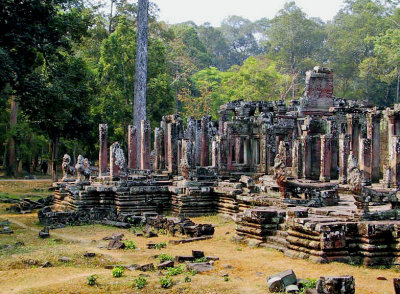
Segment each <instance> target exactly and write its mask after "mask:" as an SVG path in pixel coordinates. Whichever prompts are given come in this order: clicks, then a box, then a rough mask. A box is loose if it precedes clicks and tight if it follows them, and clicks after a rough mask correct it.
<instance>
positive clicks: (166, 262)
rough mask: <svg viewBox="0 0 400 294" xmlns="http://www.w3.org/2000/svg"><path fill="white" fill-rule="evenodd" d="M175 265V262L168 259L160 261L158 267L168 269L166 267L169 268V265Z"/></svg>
mask: <svg viewBox="0 0 400 294" xmlns="http://www.w3.org/2000/svg"><path fill="white" fill-rule="evenodd" d="M174 265H175V263H174V262H173V261H172V260H167V261H164V262H162V263H160V264H159V265H158V266H157V269H159V270H163V269H166V268H169V267H174Z"/></svg>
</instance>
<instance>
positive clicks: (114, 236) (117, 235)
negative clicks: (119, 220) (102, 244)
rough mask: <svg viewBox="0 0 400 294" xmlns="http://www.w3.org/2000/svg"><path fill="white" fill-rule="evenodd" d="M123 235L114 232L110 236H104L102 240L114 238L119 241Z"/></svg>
mask: <svg viewBox="0 0 400 294" xmlns="http://www.w3.org/2000/svg"><path fill="white" fill-rule="evenodd" d="M123 237H124V234H123V233H114V234H112V235H111V236H107V237H104V238H103V240H105V241H108V240H115V241H120V240H122V238H123Z"/></svg>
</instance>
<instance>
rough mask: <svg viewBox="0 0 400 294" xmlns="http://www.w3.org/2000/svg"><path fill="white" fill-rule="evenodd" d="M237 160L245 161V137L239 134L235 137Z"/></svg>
mask: <svg viewBox="0 0 400 294" xmlns="http://www.w3.org/2000/svg"><path fill="white" fill-rule="evenodd" d="M234 155H235V162H236V164H239V163H244V145H243V138H242V137H240V136H237V137H236V138H235V154H234Z"/></svg>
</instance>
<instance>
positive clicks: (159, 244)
mask: <svg viewBox="0 0 400 294" xmlns="http://www.w3.org/2000/svg"><path fill="white" fill-rule="evenodd" d="M165 247H167V242H160V243H157V244H156V245H154V248H156V249H161V248H165Z"/></svg>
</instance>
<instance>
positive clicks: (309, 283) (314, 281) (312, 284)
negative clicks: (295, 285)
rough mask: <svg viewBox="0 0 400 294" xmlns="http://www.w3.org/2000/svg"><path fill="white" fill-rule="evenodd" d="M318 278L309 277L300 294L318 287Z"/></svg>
mask: <svg viewBox="0 0 400 294" xmlns="http://www.w3.org/2000/svg"><path fill="white" fill-rule="evenodd" d="M317 282H318V280H317V279H310V278H307V280H306V281H305V282H304V283H303V288H302V289H301V291H300V294H305V293H306V291H307V289H315V288H316V287H317Z"/></svg>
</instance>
